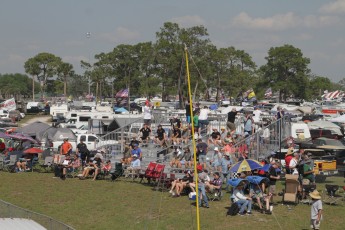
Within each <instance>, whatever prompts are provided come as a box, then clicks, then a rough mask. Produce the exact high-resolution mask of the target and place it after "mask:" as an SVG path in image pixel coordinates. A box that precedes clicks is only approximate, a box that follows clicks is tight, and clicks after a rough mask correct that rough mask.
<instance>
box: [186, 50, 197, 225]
mask: <svg viewBox="0 0 345 230" xmlns="http://www.w3.org/2000/svg"><path fill="white" fill-rule="evenodd" d="M184 51H185V55H186V71H187V80H188V96H189V109H190V119H191V122H192V143H193V153H194V157H193V158H194V159H193V160H194V176H195V178H196V180H195V192H196V197H195V200H196V224H197V229H198V230H200V214H199V187H198V171H197V169H196V152H195V150H196V144H195V138H194V119H193V101H192V90H191V87H190V76H189V65H188V50H187V46H186V45H185V47H184Z"/></svg>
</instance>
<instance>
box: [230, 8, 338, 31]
mask: <svg viewBox="0 0 345 230" xmlns="http://www.w3.org/2000/svg"><path fill="white" fill-rule="evenodd" d="M338 22H339V18H338V17H336V16H315V15H308V16H305V17H300V16H298V15H295V14H294V13H292V12H288V13H286V14H277V15H273V16H271V17H266V18H260V17H258V18H253V17H251V16H249V15H248V14H247V13H246V12H241V13H240V14H239V15H237V16H235V17H234V18H233V19H232V21H231V25H232V26H235V27H239V28H247V29H263V30H286V29H291V28H296V27H307V28H318V27H324V26H330V25H335V24H337V23H338Z"/></svg>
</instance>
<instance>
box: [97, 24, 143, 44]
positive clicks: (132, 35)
mask: <svg viewBox="0 0 345 230" xmlns="http://www.w3.org/2000/svg"><path fill="white" fill-rule="evenodd" d="M97 38H98V39H101V40H104V41H107V42H115V43H122V42H126V43H128V42H133V41H136V40H138V39H139V38H140V33H139V32H138V31H133V30H129V29H127V28H124V27H118V28H117V29H116V30H115V32H110V33H103V34H100V35H98V36H97Z"/></svg>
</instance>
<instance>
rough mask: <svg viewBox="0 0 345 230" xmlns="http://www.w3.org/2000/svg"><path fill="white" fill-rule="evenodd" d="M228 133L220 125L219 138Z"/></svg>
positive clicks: (224, 136) (222, 138)
mask: <svg viewBox="0 0 345 230" xmlns="http://www.w3.org/2000/svg"><path fill="white" fill-rule="evenodd" d="M227 135H228V132H227V131H226V129H225V127H220V139H221V140H224V138H226V136H227Z"/></svg>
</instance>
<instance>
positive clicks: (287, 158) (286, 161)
mask: <svg viewBox="0 0 345 230" xmlns="http://www.w3.org/2000/svg"><path fill="white" fill-rule="evenodd" d="M292 157H293V156H292V155H288V156H286V157H285V168H287V169H288V168H289V165H290V161H291V159H292Z"/></svg>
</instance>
